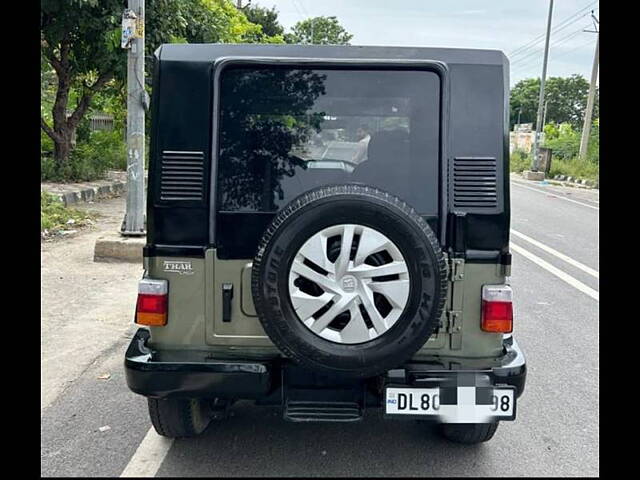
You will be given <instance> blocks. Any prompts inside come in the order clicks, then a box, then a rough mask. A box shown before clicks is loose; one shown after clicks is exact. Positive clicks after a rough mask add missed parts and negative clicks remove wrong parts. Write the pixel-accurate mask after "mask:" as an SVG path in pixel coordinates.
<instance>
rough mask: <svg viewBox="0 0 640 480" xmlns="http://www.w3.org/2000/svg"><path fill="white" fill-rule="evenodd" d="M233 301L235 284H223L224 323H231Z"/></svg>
mask: <svg viewBox="0 0 640 480" xmlns="http://www.w3.org/2000/svg"><path fill="white" fill-rule="evenodd" d="M232 299H233V283H223V284H222V321H223V322H230V321H231V300H232Z"/></svg>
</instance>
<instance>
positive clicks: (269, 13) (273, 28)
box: [242, 5, 284, 37]
mask: <svg viewBox="0 0 640 480" xmlns="http://www.w3.org/2000/svg"><path fill="white" fill-rule="evenodd" d="M242 12H243V13H244V14H245V16H246V17H247V20H249V21H250V22H251V23H255V24H256V25H260V26H261V27H262V33H263V34H264V35H267V36H268V37H275V36H276V35H284V27H283V26H282V25H280V23H279V22H278V11H277V10H276V7H272V8H271V9H270V10H269V9H267V8H262V7H258V6H257V5H256V6H251V5H249V6H247V7H245V8H243V9H242Z"/></svg>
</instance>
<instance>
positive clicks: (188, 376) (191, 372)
mask: <svg viewBox="0 0 640 480" xmlns="http://www.w3.org/2000/svg"><path fill="white" fill-rule="evenodd" d="M148 339H149V331H148V330H145V329H143V328H140V329H138V331H137V332H136V334H135V335H134V337H133V339H132V340H131V343H130V344H129V348H127V352H126V354H125V360H124V369H125V375H126V378H127V385H128V386H129V388H130V389H131V390H132V391H134V392H135V393H138V394H140V395H144V396H146V397H154V398H163V397H187V398H188V397H192V398H198V397H203V398H204V397H210V398H213V397H227V398H247V399H252V398H261V397H262V396H264V395H266V394H267V393H268V392H269V390H270V388H271V378H272V372H271V370H270V368H269V365H268V364H267V363H260V362H236V361H230V360H225V361H223V362H221V361H217V360H215V359H210V358H206V357H205V356H204V355H200V356H198V355H197V354H193V353H191V352H182V353H180V354H178V355H177V358H172V359H171V361H161V360H158V359H157V358H154V357H157V355H156V354H155V353H154V352H153V351H151V350H150V349H149V348H148V347H147V345H146V343H147V340H148Z"/></svg>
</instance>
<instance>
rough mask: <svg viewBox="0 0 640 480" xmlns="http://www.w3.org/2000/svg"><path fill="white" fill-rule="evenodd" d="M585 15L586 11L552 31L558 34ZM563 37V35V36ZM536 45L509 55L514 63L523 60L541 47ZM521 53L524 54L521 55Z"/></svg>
mask: <svg viewBox="0 0 640 480" xmlns="http://www.w3.org/2000/svg"><path fill="white" fill-rule="evenodd" d="M587 15H588V13H585V14H584V15H581V16H580V17H578V18H576V19H575V20H573V21H571V22H569V23H567V24H566V25H564V26H563V27H562V28H559V29H557V30H554V31H552V33H553V34H556V35H557V34H558V32H560V31H561V30H564V29H565V28H567V27H569V26H571V25H573V24H574V23H576V22H577V21H579V20H580V19H582V18H583V17H586V16H587ZM582 28H584V27H581V28H580V30H582ZM563 38H564V37H563ZM537 43H539V42H537ZM537 43H536V45H537ZM536 45H532V46H531V47H529V48H527V49H525V50H523V51H521V52H520V53H518V54H517V55H511V56H510V58H511V59H512V60H513V61H514V63H515V62H518V61H520V60H523V59H524V58H526V57H528V56H530V55H531V53H533V52H536V51H538V50H539V49H540V48H542V47H541V46H540V47H539V46H536ZM531 49H533V51H532V50H531ZM523 55H524V56H523ZM518 57H520V58H518ZM514 58H515V60H514Z"/></svg>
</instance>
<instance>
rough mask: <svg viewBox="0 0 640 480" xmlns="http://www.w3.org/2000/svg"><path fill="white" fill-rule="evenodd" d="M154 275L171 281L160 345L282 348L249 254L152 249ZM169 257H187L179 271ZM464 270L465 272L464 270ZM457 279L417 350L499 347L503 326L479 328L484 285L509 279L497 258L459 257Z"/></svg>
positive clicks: (267, 351) (156, 337)
mask: <svg viewBox="0 0 640 480" xmlns="http://www.w3.org/2000/svg"><path fill="white" fill-rule="evenodd" d="M146 262H147V266H148V269H147V272H148V273H147V274H148V276H149V277H151V278H158V279H166V280H168V282H169V302H168V305H169V316H168V322H167V325H166V326H164V327H150V331H151V345H152V346H153V348H156V349H162V350H182V349H193V350H206V351H209V352H210V353H211V354H213V355H217V356H220V357H230V358H238V357H243V358H273V357H277V356H279V355H280V353H279V351H278V350H277V349H276V347H275V346H274V345H273V343H272V342H271V340H270V339H269V338H268V337H267V336H266V334H265V332H264V330H263V328H262V325H261V324H260V321H259V319H258V316H257V314H256V311H255V306H254V304H253V298H252V294H251V260H250V259H246V260H220V259H219V258H217V255H216V251H215V249H209V250H207V251H206V253H205V258H175V257H151V258H149V259H147V260H146ZM167 262H169V267H170V266H171V265H170V264H171V263H172V262H173V263H175V262H178V263H180V262H186V263H189V265H190V268H189V269H187V270H186V271H183V270H180V271H175V270H174V269H171V268H168V266H167ZM460 272H463V273H460ZM460 272H459V275H458V276H457V279H456V281H450V283H449V288H448V292H447V299H446V303H445V305H446V309H445V311H444V312H443V315H442V321H441V325H442V327H441V328H440V329H439V331H438V332H437V333H436V334H434V335H432V336H431V338H430V339H429V340H428V341H427V342H426V343H425V345H424V346H423V347H422V348H421V349H420V350H419V351H418V352H417V353H416V355H415V356H414V358H415V359H416V360H420V359H424V358H427V357H433V356H438V357H464V358H473V357H477V358H482V357H483V358H488V357H496V356H499V355H501V353H502V337H503V336H502V334H494V333H487V332H483V331H482V330H481V329H480V319H481V318H480V317H481V289H482V286H483V285H488V284H502V283H504V282H505V273H506V272H505V270H504V269H503V267H501V266H500V265H496V264H473V263H467V264H464V263H463V262H461V267H460ZM224 284H231V285H233V296H232V298H231V316H230V321H228V322H225V321H223V300H222V299H223V295H222V291H223V285H224Z"/></svg>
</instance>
